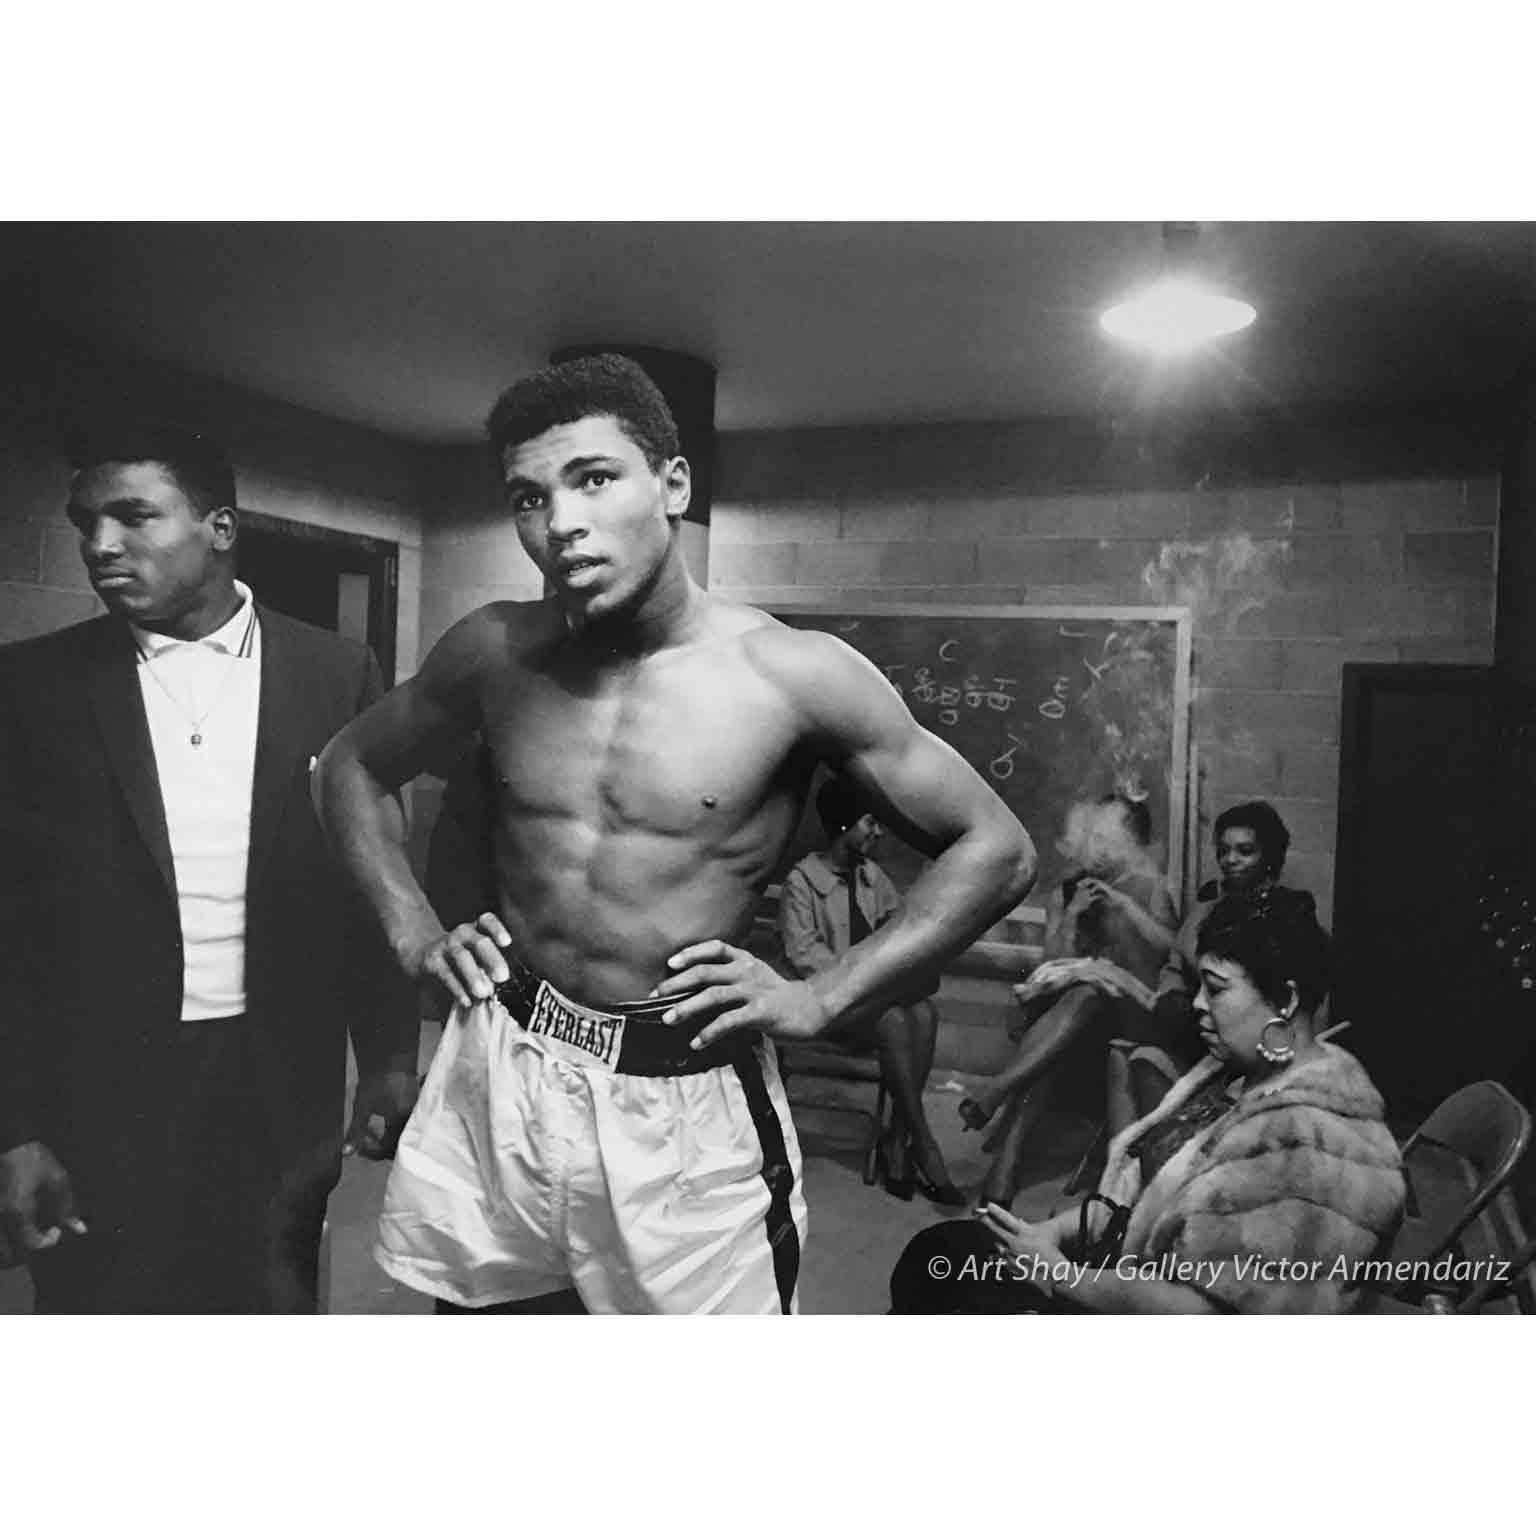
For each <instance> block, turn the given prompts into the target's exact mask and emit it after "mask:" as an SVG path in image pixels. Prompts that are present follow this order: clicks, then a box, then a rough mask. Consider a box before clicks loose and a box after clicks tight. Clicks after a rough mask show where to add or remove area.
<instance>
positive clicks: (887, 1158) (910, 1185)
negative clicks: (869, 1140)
mask: <svg viewBox="0 0 1536 1536" xmlns="http://www.w3.org/2000/svg"><path fill="white" fill-rule="evenodd" d="M903 1150H905V1149H903ZM891 1163H892V1158H891V1148H890V1146H889V1145H888V1144H887V1142H886V1140H885V1138H884V1137H882V1138H881V1140H880V1142H879V1144H878V1146H877V1148H876V1151H875V1176H876V1177H877V1178H878V1179H879V1180H880V1182H881V1184H883V1185H884V1186H885V1192H886V1193H887V1194H888V1195H895V1197H896V1198H897V1199H898V1200H910V1199H911V1198H912V1194H913V1191H914V1189H915V1188H916V1185H915V1182H914V1178H913V1163H912V1160H911V1158H910V1157H908V1158H907V1159H906V1170H905V1172H902V1173H898V1172H896V1171H895V1169H894V1168H893V1167H892V1166H891Z"/></svg>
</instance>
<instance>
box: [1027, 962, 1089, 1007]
mask: <svg viewBox="0 0 1536 1536" xmlns="http://www.w3.org/2000/svg"><path fill="white" fill-rule="evenodd" d="M1088 965H1089V962H1088V961H1086V960H1075V959H1065V960H1045V961H1042V962H1041V963H1040V964H1039V965H1037V966H1036V967H1035V968H1034V970H1032V971H1031V972H1030V973H1029V976H1028V978H1027V979H1026V980H1024V981H1021V982H1019V983H1018V984H1017V985H1016V986H1015V987H1014V989H1013V995H1014V997H1015V998H1016V999H1017V1000H1018V1001H1019V1002H1021V1003H1032V1002H1033V1001H1034V1000H1035V999H1036V998H1037V997H1045V996H1048V995H1049V994H1050V993H1052V992H1061V991H1063V990H1065V989H1066V988H1067V987H1070V986H1072V985H1073V983H1074V982H1078V981H1083V980H1086V979H1087V974H1088V973H1087V967H1088Z"/></svg>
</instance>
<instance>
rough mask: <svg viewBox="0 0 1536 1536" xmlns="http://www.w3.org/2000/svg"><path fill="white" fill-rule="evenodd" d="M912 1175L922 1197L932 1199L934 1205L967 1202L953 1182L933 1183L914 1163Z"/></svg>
mask: <svg viewBox="0 0 1536 1536" xmlns="http://www.w3.org/2000/svg"><path fill="white" fill-rule="evenodd" d="M912 1177H913V1180H914V1181H915V1182H916V1184H917V1188H918V1192H919V1193H920V1194H921V1195H922V1197H923V1198H924V1199H925V1200H932V1201H933V1203H934V1204H935V1205H965V1204H967V1203H968V1202H967V1200H966V1198H965V1195H964V1194H963V1193H962V1192H961V1191H960V1190H959V1189H958V1188H956V1187H955V1185H954V1184H952V1183H950V1184H938V1183H935V1182H934V1181H933V1180H932V1179H930V1178H929V1177H928V1175H927V1174H926V1173H924V1172H923V1170H922V1169H921V1168H919V1167H918V1166H917V1164H916V1163H913V1164H912Z"/></svg>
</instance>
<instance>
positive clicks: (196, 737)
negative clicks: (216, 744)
mask: <svg viewBox="0 0 1536 1536" xmlns="http://www.w3.org/2000/svg"><path fill="white" fill-rule="evenodd" d="M191 741H192V745H193V746H194V747H200V746H202V744H203V733H202V732H201V731H193V732H192V736H191Z"/></svg>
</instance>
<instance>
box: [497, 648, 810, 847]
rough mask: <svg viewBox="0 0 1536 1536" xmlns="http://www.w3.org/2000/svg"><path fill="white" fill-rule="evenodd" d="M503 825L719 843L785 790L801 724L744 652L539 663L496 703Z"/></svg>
mask: <svg viewBox="0 0 1536 1536" xmlns="http://www.w3.org/2000/svg"><path fill="white" fill-rule="evenodd" d="M483 707H484V715H485V726H486V736H487V739H488V741H489V743H490V745H491V750H492V755H493V758H494V760H495V769H496V775H497V785H498V799H499V802H500V809H501V813H502V820H503V823H504V824H509V823H511V824H516V823H519V822H532V823H539V822H549V823H555V822H565V823H577V824H579V825H580V826H582V827H584V828H587V829H589V830H590V831H591V832H592V833H593V834H595V835H598V836H601V835H604V834H613V833H620V834H622V833H625V832H634V833H648V834H651V835H653V836H659V837H663V838H669V837H673V838H684V839H688V838H695V837H696V838H699V839H701V840H705V841H708V840H712V839H713V838H714V837H716V836H722V835H727V834H728V833H729V832H730V831H732V830H733V829H737V828H740V827H741V826H742V824H743V823H744V822H746V821H750V819H751V818H752V817H753V815H754V812H756V811H757V810H759V809H760V808H761V807H762V806H763V805H764V804H765V802H767V801H769V800H770V799H772V798H773V797H774V795H775V791H776V790H778V789H781V788H784V787H787V786H786V778H787V775H788V774H789V773H790V772H791V767H790V765H791V759H792V757H793V751H794V746H795V741H796V730H797V726H796V720H795V716H794V710H793V708H792V706H791V704H790V702H789V701H787V700H786V699H785V698H783V697H782V695H780V694H779V693H778V692H777V691H776V690H775V689H774V688H773V687H772V686H771V685H769V684H768V683H767V682H765V681H764V679H763V678H762V677H761V676H760V675H759V674H758V672H757V671H756V670H755V669H754V668H753V667H752V666H751V665H750V664H749V663H748V662H747V661H746V660H745V659H744V658H743V656H742V655H741V653H740V650H739V648H738V647H734V646H729V645H727V646H723V647H721V646H715V647H710V648H705V647H702V646H700V647H692V648H686V649H680V650H678V651H672V652H666V653H663V654H661V655H657V656H649V657H643V658H638V659H636V658H619V657H614V658H597V659H593V658H588V657H576V658H571V657H563V656H558V655H557V656H554V657H547V656H545V657H537V658H533V659H520V660H519V661H518V663H517V664H516V665H514V666H512V667H509V668H507V669H504V670H503V671H502V672H501V673H500V674H499V676H498V677H497V678H496V679H495V681H494V682H493V683H492V684H491V685H490V686H489V688H488V689H487V692H486V695H485V697H484V705H483Z"/></svg>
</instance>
